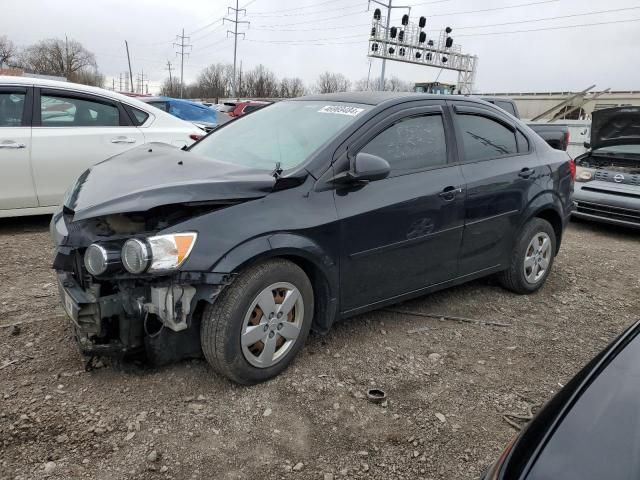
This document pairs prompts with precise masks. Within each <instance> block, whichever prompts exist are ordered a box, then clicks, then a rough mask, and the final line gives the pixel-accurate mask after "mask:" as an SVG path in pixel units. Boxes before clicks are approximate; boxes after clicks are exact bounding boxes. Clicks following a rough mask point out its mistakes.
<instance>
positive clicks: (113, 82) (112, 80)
mask: <svg viewBox="0 0 640 480" xmlns="http://www.w3.org/2000/svg"><path fill="white" fill-rule="evenodd" d="M111 91H112V92H115V91H116V77H112V78H111Z"/></svg>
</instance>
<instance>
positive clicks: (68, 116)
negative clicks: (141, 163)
mask: <svg viewBox="0 0 640 480" xmlns="http://www.w3.org/2000/svg"><path fill="white" fill-rule="evenodd" d="M40 111H41V115H42V116H41V118H42V126H43V127H117V126H119V125H120V110H118V107H116V106H115V105H113V104H110V103H103V102H99V101H91V100H85V99H80V98H74V97H65V96H62V95H60V96H58V95H56V96H53V95H42V96H41V97H40Z"/></svg>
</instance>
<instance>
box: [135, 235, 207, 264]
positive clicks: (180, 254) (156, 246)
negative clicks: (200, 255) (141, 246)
mask: <svg viewBox="0 0 640 480" xmlns="http://www.w3.org/2000/svg"><path fill="white" fill-rule="evenodd" d="M196 238H198V234H197V233H195V232H190V233H173V234H169V235H158V236H155V237H149V238H148V239H147V241H148V242H149V246H150V247H151V266H150V267H149V271H150V272H161V271H164V270H174V269H176V268H178V267H179V266H180V265H182V264H183V263H184V261H185V260H186V259H187V257H188V256H189V254H190V253H191V250H192V249H193V246H194V245H195V243H196Z"/></svg>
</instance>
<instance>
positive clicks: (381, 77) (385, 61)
mask: <svg viewBox="0 0 640 480" xmlns="http://www.w3.org/2000/svg"><path fill="white" fill-rule="evenodd" d="M388 1H389V3H388V4H387V3H382V2H381V1H379V0H369V3H368V4H367V9H368V7H369V6H370V5H371V2H373V3H377V4H378V5H381V6H383V7H384V8H386V9H387V26H386V30H385V33H384V34H385V36H387V37H388V36H389V25H391V23H390V22H391V11H392V10H393V9H394V8H406V9H408V10H409V15H411V7H409V6H407V5H397V6H393V5H391V1H392V0H388ZM386 66H387V59H386V58H383V59H382V70H381V71H380V85H379V86H378V88H379V90H384V70H385V68H386Z"/></svg>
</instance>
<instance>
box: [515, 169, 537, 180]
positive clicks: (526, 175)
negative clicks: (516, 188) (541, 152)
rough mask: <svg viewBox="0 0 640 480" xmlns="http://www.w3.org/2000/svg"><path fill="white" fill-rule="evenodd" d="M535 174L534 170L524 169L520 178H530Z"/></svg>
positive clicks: (520, 173) (519, 174)
mask: <svg viewBox="0 0 640 480" xmlns="http://www.w3.org/2000/svg"><path fill="white" fill-rule="evenodd" d="M534 173H536V171H535V170H534V169H533V168H529V167H524V168H523V169H522V170H520V172H519V173H518V176H519V177H522V178H529V177H530V176H531V175H533V174H534Z"/></svg>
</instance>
